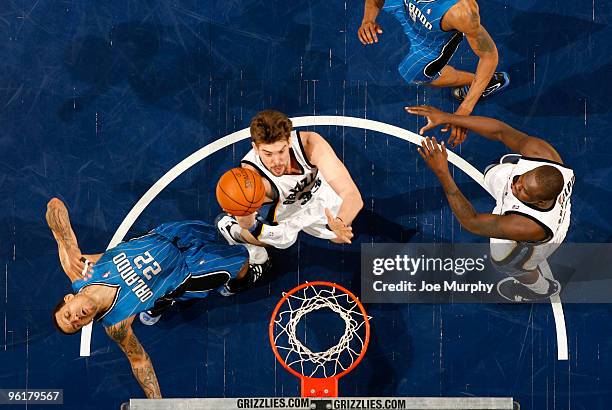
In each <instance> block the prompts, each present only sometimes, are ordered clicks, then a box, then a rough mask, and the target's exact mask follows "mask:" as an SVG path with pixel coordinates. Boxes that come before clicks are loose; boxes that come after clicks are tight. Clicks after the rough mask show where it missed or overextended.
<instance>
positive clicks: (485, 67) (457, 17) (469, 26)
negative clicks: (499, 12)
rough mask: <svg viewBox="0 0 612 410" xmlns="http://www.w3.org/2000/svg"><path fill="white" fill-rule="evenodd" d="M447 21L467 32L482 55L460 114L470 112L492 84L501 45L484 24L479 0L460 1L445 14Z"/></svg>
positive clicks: (447, 23) (475, 50) (476, 52)
mask: <svg viewBox="0 0 612 410" xmlns="http://www.w3.org/2000/svg"><path fill="white" fill-rule="evenodd" d="M444 22H445V24H446V25H448V26H449V27H450V28H453V29H455V30H459V31H461V32H462V33H464V34H465V36H466V38H467V40H468V43H469V44H470V47H471V48H472V50H473V51H474V53H475V54H476V55H477V56H478V66H477V67H476V72H475V76H474V81H473V82H472V84H471V85H470V91H469V92H468V94H467V95H466V96H465V99H464V100H463V102H462V103H461V105H460V106H459V108H458V109H457V111H456V112H457V114H460V115H470V114H471V113H472V111H473V110H474V106H475V105H476V103H477V102H478V99H479V98H480V96H481V95H482V93H483V91H484V89H485V88H486V87H487V84H489V81H490V80H491V77H492V76H493V73H495V68H496V67H497V62H498V60H499V56H498V53H497V46H496V45H495V42H494V41H493V39H492V38H491V36H490V35H489V33H488V32H487V30H486V29H485V28H484V27H483V26H482V25H481V24H480V12H479V9H478V4H477V3H476V1H475V0H462V1H459V2H458V3H457V4H456V5H455V6H454V7H453V8H451V9H450V10H449V12H448V13H447V15H446V16H444Z"/></svg>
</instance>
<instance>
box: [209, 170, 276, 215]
mask: <svg viewBox="0 0 612 410" xmlns="http://www.w3.org/2000/svg"><path fill="white" fill-rule="evenodd" d="M265 197H266V190H265V188H264V184H263V180H262V179H261V176H260V175H259V174H258V173H257V172H255V171H253V170H250V169H248V168H232V169H230V170H229V171H227V172H226V173H225V174H223V175H222V176H221V178H220V179H219V182H218V183H217V201H218V202H219V205H221V208H223V210H224V211H225V212H228V213H230V214H232V215H234V216H244V215H249V214H252V213H253V212H255V211H257V210H258V209H259V207H260V206H261V204H263V201H264V199H265Z"/></svg>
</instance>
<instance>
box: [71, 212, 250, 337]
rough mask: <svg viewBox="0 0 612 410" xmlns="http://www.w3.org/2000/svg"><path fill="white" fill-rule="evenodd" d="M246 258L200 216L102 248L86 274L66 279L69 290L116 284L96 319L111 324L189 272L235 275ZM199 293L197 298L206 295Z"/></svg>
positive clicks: (149, 303) (141, 309) (144, 306)
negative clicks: (108, 303)
mask: <svg viewBox="0 0 612 410" xmlns="http://www.w3.org/2000/svg"><path fill="white" fill-rule="evenodd" d="M247 259H248V252H247V251H246V249H245V248H244V247H243V246H230V245H228V244H227V243H225V242H220V241H218V239H217V233H216V229H215V228H213V227H212V226H210V225H208V224H205V223H203V222H200V221H184V222H173V223H167V224H163V225H160V226H159V227H157V228H155V229H154V230H153V231H151V232H150V233H148V234H147V235H144V236H141V237H138V238H135V239H132V240H130V241H128V242H122V243H120V244H119V245H117V246H116V247H114V248H112V249H109V250H107V251H106V252H105V253H104V254H103V255H102V257H101V258H100V260H99V261H98V262H97V263H96V264H95V265H94V266H93V273H92V276H91V278H89V279H83V280H77V281H74V282H73V283H72V288H73V290H74V291H75V292H80V291H81V290H82V289H83V288H84V287H86V286H90V285H103V286H111V287H115V288H117V293H116V295H115V299H114V301H113V304H112V306H111V307H110V309H108V311H106V312H105V313H104V314H103V315H102V316H101V317H100V318H99V320H101V321H102V323H103V325H104V326H111V325H114V324H116V323H118V322H120V321H122V320H124V319H127V318H129V317H130V316H132V315H135V314H137V313H140V312H144V311H145V310H150V309H151V308H152V307H153V305H154V303H155V301H156V300H157V299H159V298H161V297H163V296H166V295H168V294H169V293H170V292H172V291H174V290H176V289H177V288H178V287H179V286H180V285H181V284H183V283H184V282H186V281H187V280H188V279H189V278H190V277H192V276H193V277H194V278H195V277H202V276H206V275H207V274H211V273H219V272H224V273H227V279H230V278H231V277H236V275H237V274H238V272H239V270H240V268H241V267H242V266H243V265H244V264H245V262H246V261H247ZM206 294H207V292H201V294H200V295H199V297H204V296H206Z"/></svg>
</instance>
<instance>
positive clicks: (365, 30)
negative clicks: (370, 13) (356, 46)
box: [357, 20, 383, 45]
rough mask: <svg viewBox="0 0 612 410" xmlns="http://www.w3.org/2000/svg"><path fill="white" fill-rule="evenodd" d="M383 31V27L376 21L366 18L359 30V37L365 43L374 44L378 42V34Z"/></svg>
mask: <svg viewBox="0 0 612 410" xmlns="http://www.w3.org/2000/svg"><path fill="white" fill-rule="evenodd" d="M382 32H383V31H382V27H380V25H379V24H378V23H377V22H376V21H372V20H367V21H366V20H364V21H362V22H361V27H359V30H357V37H359V41H361V44H363V45H366V44H374V43H378V34H382Z"/></svg>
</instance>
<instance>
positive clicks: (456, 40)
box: [398, 32, 463, 84]
mask: <svg viewBox="0 0 612 410" xmlns="http://www.w3.org/2000/svg"><path fill="white" fill-rule="evenodd" d="M461 40H463V33H461V32H457V33H455V35H453V36H452V37H451V38H450V40H449V41H448V42H447V43H446V44H444V45H443V46H442V48H437V49H431V48H428V47H422V46H420V47H419V46H418V45H414V44H411V46H410V50H409V54H408V55H407V56H406V57H405V58H404V60H402V62H401V63H400V65H399V67H398V71H399V73H400V75H401V76H402V77H403V78H404V80H406V81H407V82H409V83H411V84H424V83H429V82H431V81H433V80H435V79H436V78H438V77H439V76H440V71H442V68H444V66H446V65H447V64H448V62H449V61H450V59H451V58H452V57H453V54H455V51H457V48H458V47H459V44H461ZM412 41H414V40H412Z"/></svg>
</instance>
